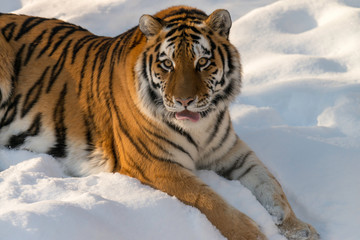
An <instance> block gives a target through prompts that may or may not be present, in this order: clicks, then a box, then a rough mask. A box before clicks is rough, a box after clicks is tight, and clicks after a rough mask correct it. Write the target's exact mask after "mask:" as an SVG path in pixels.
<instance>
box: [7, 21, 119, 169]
mask: <svg viewBox="0 0 360 240" xmlns="http://www.w3.org/2000/svg"><path fill="white" fill-rule="evenodd" d="M0 29H1V33H2V36H1V35H0V36H1V37H0V46H1V48H2V51H3V52H5V53H7V56H6V57H5V56H4V57H3V58H2V61H3V62H1V67H2V69H5V70H7V71H8V72H10V74H9V73H8V74H7V75H6V76H3V77H2V78H1V84H2V85H1V98H0V103H1V107H0V119H1V120H0V145H4V146H8V147H9V148H21V149H28V150H32V151H36V152H44V153H48V154H50V155H52V156H54V157H56V158H58V159H61V160H62V161H64V165H65V166H71V167H68V168H67V171H68V172H69V173H70V174H73V175H83V174H89V173H93V172H98V171H112V170H113V168H114V167H115V166H114V165H113V164H112V163H111V161H107V160H108V159H110V160H111V159H113V158H114V157H112V156H111V154H112V153H111V154H107V153H106V148H105V151H104V148H101V146H102V145H106V144H107V145H111V144H109V143H107V142H109V141H111V139H112V137H111V134H110V132H111V131H110V130H107V129H106V128H105V127H102V129H101V130H100V129H96V127H95V126H96V125H95V124H94V116H93V114H94V110H92V109H89V107H87V106H89V105H90V104H94V106H93V108H94V109H96V107H97V106H96V104H98V102H95V101H93V100H94V96H93V92H94V91H93V92H91V91H90V89H89V88H93V86H90V84H93V83H91V82H90V81H89V80H90V79H91V81H100V77H99V79H98V75H99V73H100V72H101V73H102V72H105V71H106V70H108V69H106V68H109V67H108V66H107V65H105V64H104V62H102V61H103V60H104V59H105V56H104V54H105V53H104V51H103V49H104V48H107V47H108V46H110V44H109V42H113V41H114V39H112V38H106V37H98V36H95V35H93V34H91V33H90V32H88V31H86V30H84V29H82V28H81V27H78V26H75V25H73V24H69V23H66V22H63V21H61V20H56V19H44V18H38V17H29V16H17V15H12V14H2V15H0ZM4 49H5V51H4ZM5 60H8V61H7V62H5ZM0 69H1V68H0ZM108 71H109V70H108ZM2 72H5V71H2ZM0 76H1V75H0ZM98 87H100V86H98ZM102 87H103V86H102ZM90 93H91V94H90ZM101 109H103V108H102V107H100V108H99V109H98V110H96V112H99V111H100V112H101ZM101 118H102V119H101V121H104V122H109V116H108V114H102V115H101ZM98 128H99V127H98ZM100 131H101V132H102V133H106V132H108V133H109V135H107V136H106V137H101V134H98V133H99V132H100ZM106 138H108V139H106Z"/></svg>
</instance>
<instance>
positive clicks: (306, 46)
mask: <svg viewBox="0 0 360 240" xmlns="http://www.w3.org/2000/svg"><path fill="white" fill-rule="evenodd" d="M0 1H1V4H0V12H9V11H13V12H16V13H22V14H32V15H38V16H44V17H57V18H61V19H64V20H67V21H70V22H73V23H76V24H79V25H81V26H83V27H85V28H88V29H89V30H90V31H92V32H94V33H95V34H99V35H109V36H115V35H118V34H119V33H121V32H123V31H125V30H126V29H128V28H130V27H132V26H134V25H136V24H137V22H138V18H139V17H140V16H141V15H142V14H144V13H148V14H152V13H155V12H157V11H158V10H160V9H162V8H165V7H167V6H170V5H176V4H187V5H191V6H195V7H198V8H200V9H203V10H205V11H206V12H207V13H211V12H212V11H213V10H215V9H216V8H226V9H229V11H230V13H231V15H232V19H233V27H232V29H231V34H230V39H231V41H232V42H233V43H234V44H235V46H236V47H237V48H238V49H239V51H240V53H241V56H242V63H243V69H244V80H243V89H242V94H241V95H240V96H239V97H238V98H237V100H236V102H235V103H234V104H233V105H232V106H231V116H232V118H233V121H234V126H235V129H236V131H237V133H238V134H239V135H240V137H241V138H242V139H243V140H245V141H246V142H247V143H248V144H249V145H250V146H251V147H252V148H253V149H254V150H255V152H256V153H257V155H258V156H259V157H260V159H262V161H263V162H264V163H265V164H266V165H267V166H268V167H269V169H270V170H271V171H272V172H273V173H274V174H275V176H276V177H277V178H278V180H279V181H280V182H281V184H282V186H283V188H284V190H285V192H286V194H287V196H288V199H289V201H290V203H291V205H292V206H293V208H294V211H295V213H296V214H297V215H298V217H300V218H301V219H302V220H304V221H306V222H309V223H311V224H312V225H313V226H314V227H315V228H316V229H317V230H318V231H319V233H320V234H321V236H322V239H325V240H339V239H344V240H357V239H359V237H360V229H359V224H360V207H359V199H360V187H359V186H360V174H358V169H360V157H359V156H360V77H359V76H360V45H359V41H360V3H359V1H357V0H317V1H314V0H303V1H292V0H282V1H271V0H238V1H236V3H235V1H231V0H221V1H220V0H211V1H205V0H197V1H184V0H182V1H181V0H175V1H171V2H167V1H163V0H153V1H141V0H131V1H130V0H96V1H91V3H90V2H89V1H86V0H77V1H72V0H63V1H56V0H22V1H20V0H16V1H13V0H0ZM160 6H161V7H160ZM0 169H2V170H3V171H2V172H0V206H1V207H0V232H1V235H0V239H6V240H7V239H55V240H56V239H59V240H61V239H123V240H130V239H224V238H223V237H222V236H221V234H220V233H219V232H218V231H217V230H216V229H215V228H214V227H213V226H212V225H211V224H210V223H209V222H208V221H207V220H206V217H205V216H204V215H202V214H201V213H200V212H199V211H198V210H197V209H195V208H192V207H189V206H186V205H184V204H182V203H181V202H179V201H178V200H177V199H176V198H174V197H170V196H168V195H167V194H165V193H163V192H160V191H158V190H154V189H152V188H150V187H148V186H144V185H142V184H140V182H139V181H138V180H136V179H132V178H129V177H126V176H122V175H120V174H111V173H101V174H98V175H91V176H88V177H83V178H72V177H69V176H65V175H64V173H63V172H62V169H61V166H60V165H59V164H58V162H57V161H56V160H54V159H53V158H52V157H51V156H48V155H44V154H35V153H30V152H26V151H14V150H8V149H4V148H2V149H0ZM198 175H199V177H200V178H201V179H203V180H204V181H205V182H206V183H207V184H209V185H210V186H211V187H212V188H213V189H215V190H216V191H217V192H218V193H219V194H220V195H222V196H223V197H224V198H225V199H226V200H227V201H228V202H229V203H231V204H232V205H233V206H235V207H236V208H238V209H239V210H241V211H243V212H244V213H246V214H247V215H249V216H250V217H251V218H253V219H254V220H255V221H256V222H257V223H258V224H259V225H260V226H261V227H262V230H263V231H264V233H265V234H266V235H267V236H268V238H269V239H271V240H280V239H284V238H283V237H282V236H281V235H279V234H278V232H277V229H276V226H275V225H274V223H273V220H272V219H271V217H270V215H269V214H268V213H267V212H266V210H265V209H264V208H263V207H262V206H261V205H260V204H259V203H258V202H257V201H256V200H255V198H254V196H253V195H252V194H251V193H250V192H249V191H248V190H247V189H246V188H244V187H243V186H242V185H241V184H240V183H238V182H236V181H227V180H225V179H222V178H221V177H219V176H217V175H216V174H214V173H212V172H208V171H200V172H198Z"/></svg>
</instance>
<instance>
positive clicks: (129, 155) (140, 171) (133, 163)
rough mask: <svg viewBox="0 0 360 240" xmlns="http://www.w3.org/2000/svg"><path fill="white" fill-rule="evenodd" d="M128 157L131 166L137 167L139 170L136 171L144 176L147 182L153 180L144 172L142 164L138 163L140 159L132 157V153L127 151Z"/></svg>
mask: <svg viewBox="0 0 360 240" xmlns="http://www.w3.org/2000/svg"><path fill="white" fill-rule="evenodd" d="M126 155H127V157H128V158H129V160H130V161H126V162H127V163H128V164H129V165H131V168H132V169H135V170H137V172H136V173H138V174H139V175H140V176H141V178H143V179H144V180H145V181H147V182H152V181H151V180H150V179H149V178H148V177H147V176H146V175H145V173H144V170H143V168H142V167H140V165H139V164H138V162H139V161H135V160H134V159H133V158H132V157H131V154H129V153H127V154H126Z"/></svg>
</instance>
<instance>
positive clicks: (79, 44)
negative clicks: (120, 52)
mask: <svg viewBox="0 0 360 240" xmlns="http://www.w3.org/2000/svg"><path fill="white" fill-rule="evenodd" d="M94 38H98V36H95V35H86V36H85V37H82V38H80V39H79V40H78V41H77V42H76V43H75V44H74V47H73V54H72V59H71V64H74V62H75V58H76V56H77V53H78V52H79V51H80V49H82V48H83V47H84V45H85V44H86V43H88V42H89V41H91V40H93V39H94Z"/></svg>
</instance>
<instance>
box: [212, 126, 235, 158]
mask: <svg viewBox="0 0 360 240" xmlns="http://www.w3.org/2000/svg"><path fill="white" fill-rule="evenodd" d="M230 129H231V119H229V121H228V126H227V128H226V131H225V134H224V136H223V137H222V138H221V140H220V142H219V144H218V145H217V146H216V147H214V148H213V149H211V152H216V151H217V150H219V148H221V147H222V146H223V145H224V143H225V142H226V140H227V138H228V137H229V134H230ZM230 149H231V148H230Z"/></svg>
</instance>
